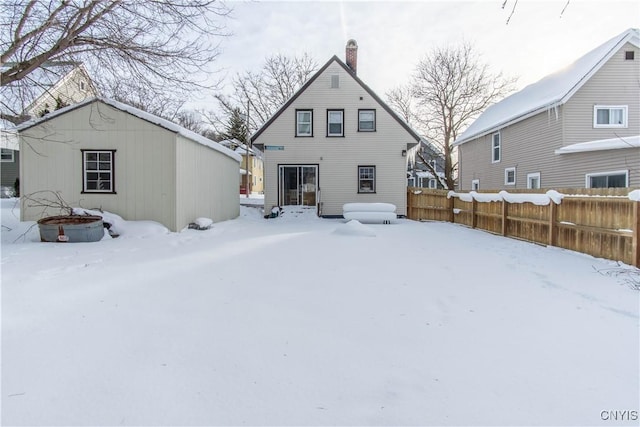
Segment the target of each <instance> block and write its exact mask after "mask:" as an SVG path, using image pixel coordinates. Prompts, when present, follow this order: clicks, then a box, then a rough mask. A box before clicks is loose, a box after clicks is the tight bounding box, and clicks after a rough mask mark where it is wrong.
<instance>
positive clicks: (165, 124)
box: [17, 97, 242, 162]
mask: <svg viewBox="0 0 640 427" xmlns="http://www.w3.org/2000/svg"><path fill="white" fill-rule="evenodd" d="M93 103H102V104H105V105H108V106H110V107H113V108H115V109H116V110H120V111H122V112H125V113H127V114H131V115H133V116H135V117H138V118H139V119H142V120H145V121H147V122H149V123H152V124H155V125H157V126H160V127H162V128H164V129H167V130H169V131H171V132H173V133H176V134H178V135H181V136H183V137H185V138H187V139H189V140H191V141H194V142H197V143H198V144H201V145H204V146H206V147H209V148H212V149H214V150H216V151H219V152H221V153H222V154H224V155H226V156H228V157H231V158H232V159H234V160H237V161H238V162H240V161H242V156H240V155H239V154H237V153H235V152H233V150H230V149H228V148H227V147H224V146H222V145H220V144H218V143H217V142H215V141H212V140H210V139H208V138H205V137H204V136H202V135H200V134H198V133H196V132H193V131H191V130H189V129H186V128H184V127H182V126H180V125H178V124H176V123H173V122H171V121H169V120H166V119H163V118H161V117H158V116H155V115H153V114H151V113H148V112H146V111H143V110H140V109H138V108H135V107H132V106H131V105H127V104H123V103H122V102H118V101H114V100H112V99H107V98H102V97H96V98H89V99H86V100H84V101H82V102H80V103H78V104H73V105H70V106H68V107H64V108H61V109H59V110H56V111H54V112H52V113H50V114H47V115H46V116H43V117H41V118H39V119H36V120H30V121H28V122H25V123H23V124H21V125H20V126H18V127H17V130H18V132H22V131H25V130H26V129H29V128H31V127H34V126H37V125H39V124H41V123H44V122H46V121H49V120H51V119H54V118H56V117H58V116H61V115H63V114H66V113H68V112H70V111H73V110H76V109H79V108H82V107H85V106H87V105H89V104H93Z"/></svg>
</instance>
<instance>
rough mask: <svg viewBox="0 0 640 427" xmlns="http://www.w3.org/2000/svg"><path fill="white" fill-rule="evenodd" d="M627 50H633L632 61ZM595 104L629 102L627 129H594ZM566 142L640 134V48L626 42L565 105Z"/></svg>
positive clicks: (621, 103) (574, 142) (572, 142)
mask: <svg viewBox="0 0 640 427" xmlns="http://www.w3.org/2000/svg"><path fill="white" fill-rule="evenodd" d="M625 51H634V52H635V59H634V60H633V61H630V60H625V59H624V54H625ZM595 105H627V106H628V127H627V128H594V127H593V107H594V106H595ZM564 126H565V127H564V136H565V138H564V145H571V144H576V143H580V142H587V141H595V140H599V139H609V138H615V137H618V136H622V137H624V136H633V135H640V49H638V48H637V47H635V46H633V45H632V44H630V43H627V44H626V45H625V46H624V47H623V48H621V49H620V50H619V51H618V52H616V53H615V54H614V55H613V57H611V59H609V61H607V63H606V64H604V65H603V66H602V67H601V68H600V69H599V70H598V72H597V73H595V74H594V75H593V77H591V79H589V81H588V82H586V83H585V84H584V85H583V86H582V87H581V88H580V90H578V91H577V92H576V93H575V94H574V95H573V96H572V97H571V98H570V99H569V101H567V103H566V104H565V123H564Z"/></svg>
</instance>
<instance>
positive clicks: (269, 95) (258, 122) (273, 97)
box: [209, 53, 318, 130]
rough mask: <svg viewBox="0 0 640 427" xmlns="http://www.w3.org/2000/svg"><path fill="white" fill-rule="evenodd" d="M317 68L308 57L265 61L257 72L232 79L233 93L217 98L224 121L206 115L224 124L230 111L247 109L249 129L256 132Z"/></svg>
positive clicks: (314, 62)
mask: <svg viewBox="0 0 640 427" xmlns="http://www.w3.org/2000/svg"><path fill="white" fill-rule="evenodd" d="M317 69H318V64H317V63H316V61H315V60H314V59H312V58H311V57H310V56H309V55H308V54H306V53H305V54H303V55H301V56H294V57H289V56H286V55H283V54H276V55H272V56H269V57H267V58H266V59H265V62H264V65H263V66H262V68H261V69H260V70H259V71H257V72H253V71H245V72H244V73H243V74H238V75H237V76H236V77H235V78H234V79H233V84H232V85H233V92H232V93H231V95H229V96H225V95H222V94H219V95H217V99H218V101H219V103H220V107H221V109H222V111H223V113H224V116H225V117H224V118H220V117H218V116H216V115H213V114H209V116H210V117H211V118H212V119H213V120H217V121H222V123H227V119H226V118H228V117H229V116H230V115H231V114H233V111H234V110H236V109H239V110H240V111H242V112H246V111H247V105H248V107H249V127H250V129H251V130H256V129H258V128H259V127H260V126H262V125H263V124H264V123H265V122H266V121H267V120H269V118H270V117H271V116H272V115H273V114H275V112H276V111H277V110H278V109H279V108H280V107H281V106H282V105H284V103H285V102H286V101H287V100H288V99H289V98H290V97H291V96H293V94H294V93H295V92H296V91H297V90H298V89H300V87H301V86H302V85H303V84H304V83H305V82H306V81H307V80H308V79H309V77H310V76H311V74H313V72H315V71H316V70H317Z"/></svg>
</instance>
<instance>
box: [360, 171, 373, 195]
mask: <svg viewBox="0 0 640 427" xmlns="http://www.w3.org/2000/svg"><path fill="white" fill-rule="evenodd" d="M375 192H376V167H375V166H358V193H375Z"/></svg>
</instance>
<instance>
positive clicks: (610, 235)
mask: <svg viewBox="0 0 640 427" xmlns="http://www.w3.org/2000/svg"><path fill="white" fill-rule="evenodd" d="M632 190H633V189H629V188H624V189H557V190H555V191H557V192H558V193H560V194H561V195H562V199H561V200H556V201H558V202H560V203H555V202H554V201H550V202H549V203H548V204H546V205H540V204H534V203H533V202H532V201H523V200H529V199H531V200H533V199H535V198H538V199H544V195H545V194H546V190H517V193H516V192H514V193H506V194H504V193H502V194H504V196H505V197H504V198H503V197H500V193H497V192H495V191H494V192H489V191H479V192H477V193H476V194H475V197H472V193H453V196H451V197H449V191H447V190H432V189H426V188H418V187H410V188H408V190H407V217H408V218H409V219H413V220H418V221H421V220H430V221H448V222H453V223H456V224H463V225H466V226H469V227H472V228H478V229H481V230H486V231H488V232H490V233H494V234H499V235H502V236H506V237H512V238H516V239H521V240H526V241H529V242H534V243H540V244H544V245H550V246H557V247H560V248H565V249H570V250H573V251H577V252H582V253H586V254H589V255H593V256H595V257H599V258H607V259H611V260H616V261H622V262H624V263H626V264H630V265H634V266H636V267H640V247H639V243H640V242H639V234H640V201H633V200H631V199H630V198H629V197H628V194H629V193H630V192H631V191H632ZM532 193H534V194H535V193H537V194H536V195H534V196H532V195H531V194H532ZM550 194H553V193H550ZM490 199H493V200H494V201H485V200H490ZM504 199H507V200H510V202H508V201H505V200H504ZM513 199H515V200H516V201H514V200H513Z"/></svg>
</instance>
